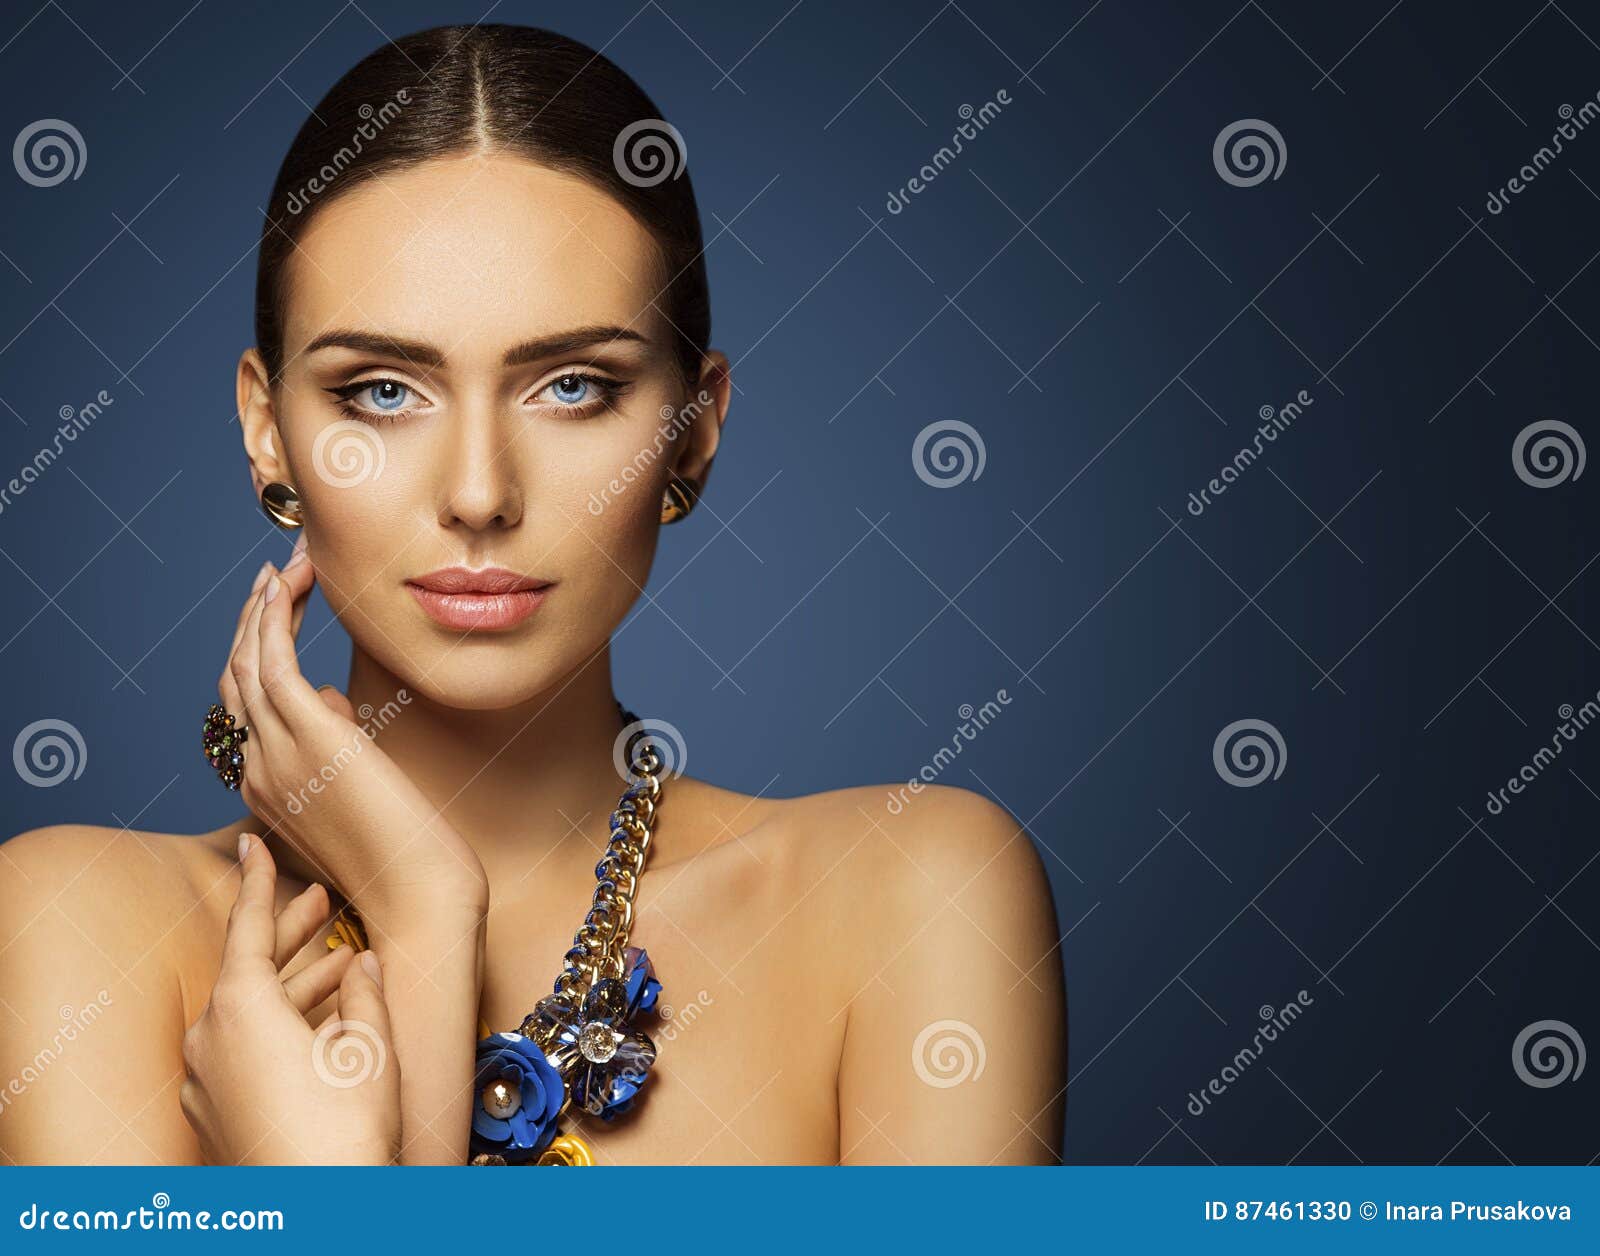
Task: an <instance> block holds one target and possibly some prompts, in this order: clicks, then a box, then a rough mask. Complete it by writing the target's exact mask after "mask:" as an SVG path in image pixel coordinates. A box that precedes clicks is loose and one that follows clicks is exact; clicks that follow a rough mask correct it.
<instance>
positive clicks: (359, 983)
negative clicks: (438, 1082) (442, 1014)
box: [334, 951, 399, 1087]
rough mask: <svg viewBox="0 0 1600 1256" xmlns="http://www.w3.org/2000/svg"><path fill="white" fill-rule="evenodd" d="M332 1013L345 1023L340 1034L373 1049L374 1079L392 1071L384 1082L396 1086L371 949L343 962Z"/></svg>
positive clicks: (378, 970) (379, 981)
mask: <svg viewBox="0 0 1600 1256" xmlns="http://www.w3.org/2000/svg"><path fill="white" fill-rule="evenodd" d="M334 1015H335V1016H337V1017H338V1019H339V1020H340V1021H341V1022H343V1023H344V1026H345V1028H344V1029H343V1030H342V1031H341V1033H340V1037H344V1036H346V1035H353V1036H355V1037H357V1038H360V1039H363V1040H365V1042H366V1044H367V1046H368V1048H369V1049H370V1050H371V1051H372V1052H373V1053H374V1056H375V1058H374V1060H373V1068H372V1074H371V1075H372V1077H373V1078H374V1079H375V1080H376V1079H382V1078H383V1077H384V1076H385V1075H386V1074H388V1075H391V1076H390V1079H389V1081H387V1082H385V1085H386V1086H387V1085H393V1086H395V1087H398V1085H399V1068H398V1064H397V1061H396V1060H395V1058H394V1038H393V1034H392V1032H391V1029H390V1026H389V1005H388V1004H387V1003H385V1002H384V1001H383V968H382V965H381V964H379V962H378V957H377V956H376V955H375V954H373V953H372V952H371V951H362V952H361V954H360V955H358V956H356V959H355V962H354V963H352V964H347V965H345V970H344V977H343V978H342V979H341V980H340V982H339V996H338V1003H337V1008H336V1010H335V1012H334Z"/></svg>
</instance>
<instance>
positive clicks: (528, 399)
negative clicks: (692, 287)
mask: <svg viewBox="0 0 1600 1256" xmlns="http://www.w3.org/2000/svg"><path fill="white" fill-rule="evenodd" d="M310 211H311V212H314V213H315V217H314V218H313V220H312V221H311V223H310V225H309V227H308V228H307V229H306V231H305V232H304V234H303V235H302V236H301V238H300V240H299V246H298V248H297V249H296V251H295V252H294V255H293V258H292V261H291V262H290V265H289V269H288V271H287V273H286V275H285V280H286V288H285V291H286V293H287V303H286V307H285V317H284V346H283V353H284V362H285V368H284V371H283V375H282V381H281V385H280V386H279V388H278V389H277V390H276V392H275V394H274V395H273V396H272V397H271V398H270V400H269V399H268V398H267V396H266V393H265V390H264V389H263V388H261V387H260V384H259V377H260V376H261V375H262V371H261V368H260V362H259V358H258V357H257V356H256V355H255V352H254V351H253V350H252V351H251V352H250V353H249V354H247V355H246V359H245V361H244V362H243V363H241V368H240V410H241V414H242V415H243V417H244V427H245V439H246V443H247V446H248V447H249V450H250V453H251V456H252V461H253V462H254V464H255V471H256V475H257V478H258V481H259V482H258V485H257V487H258V488H259V487H260V483H264V482H266V481H269V480H273V479H278V480H283V481H286V482H287V483H289V484H291V485H293V486H294V487H295V489H296V490H297V491H298V493H299V495H300V498H301V501H302V503H303V505H304V517H305V531H306V539H307V544H308V547H309V552H310V557H311V560H312V562H313V564H314V567H315V569H316V572H317V575H318V579H319V581H320V583H321V585H322V589H323V593H324V595H325V596H326V597H327V599H328V602H329V604H330V605H331V606H332V607H333V610H334V613H335V614H337V615H338V616H339V619H340V620H341V622H342V623H343V624H344V626H345V628H346V629H347V630H348V631H349V633H350V635H351V637H352V638H353V639H354V640H355V642H356V643H357V645H358V646H359V647H360V648H361V649H362V650H364V651H366V652H367V653H368V654H369V655H371V656H372V657H373V658H374V659H376V660H377V661H378V662H379V663H381V664H382V665H383V666H385V667H386V668H387V669H388V670H389V671H390V672H392V673H394V674H395V675H397V676H399V677H400V678H401V679H402V680H403V681H404V682H405V683H406V685H407V686H409V687H412V688H413V689H414V690H415V691H416V692H419V693H421V694H422V695H424V696H427V697H429V698H432V699H434V700H435V701H439V702H442V703H445V704H447V705H450V706H456V707H466V708H476V709H487V708H498V707H505V706H511V705H514V704H517V703H519V702H523V701H526V700H528V699H530V698H532V697H533V696H535V695H537V694H538V693H540V692H541V691H542V690H544V689H546V688H547V687H548V686H550V685H551V684H553V683H556V682H558V681H559V680H560V679H561V678H562V677H564V676H565V675H567V674H568V673H569V672H571V671H572V670H574V669H575V668H578V667H580V666H582V665H583V664H584V663H586V662H587V661H588V660H589V659H590V658H591V657H592V656H593V655H594V654H595V653H596V652H597V651H598V650H599V649H601V648H602V646H603V645H604V644H605V642H606V640H607V639H608V638H609V636H610V634H611V632H612V630H613V629H614V628H615V627H616V626H617V625H618V624H619V623H620V622H621V620H622V617H623V616H624V614H625V613H626V612H627V610H628V608H629V606H630V605H631V604H632V603H633V601H634V599H635V598H636V597H637V596H638V593H639V591H640V589H641V588H642V586H643V585H644V583H645V580H646V578H647V576H648V574H649V569H650V563H651V559H652V557H653V555H654V552H655V544H656V533H657V529H658V527H659V520H660V511H661V500H662V492H663V489H664V487H665V485H666V484H667V481H668V479H669V475H670V473H671V472H672V471H673V470H677V471H678V472H679V473H680V474H683V475H686V476H688V477H690V478H694V479H703V477H704V471H705V466H706V464H707V463H708V462H709V460H710V456H711V454H712V453H713V452H714V450H715V446H716V438H717V431H718V428H719V427H720V423H721V417H722V413H723V410H724V408H725V405H726V401H727V384H726V379H725V375H723V374H722V373H721V372H720V371H713V373H712V375H711V376H709V377H708V378H707V380H706V383H705V385H704V386H705V388H706V389H707V392H706V393H704V394H702V393H700V391H699V390H700V387H701V386H700V385H699V384H697V385H696V386H695V387H693V388H690V387H688V386H686V385H685V383H684V380H683V378H682V375H681V374H680V372H679V370H678V368H677V364H676V361H677V360H676V358H675V356H674V351H673V344H672V340H671V338H670V335H671V331H672V328H671V327H670V325H669V324H668V322H667V320H666V318H665V317H664V316H663V315H662V314H661V312H660V311H659V310H658V309H657V308H656V307H655V306H654V304H652V298H654V297H656V295H657V293H658V290H659V288H660V287H661V285H662V283H663V281H664V278H665V276H664V275H663V274H662V269H661V264H660V261H659V260H658V253H657V250H656V248H655V245H654V242H653V240H652V238H651V236H650V234H649V232H648V230H647V229H646V228H645V227H643V226H642V225H640V224H639V223H638V222H637V221H636V220H635V219H634V218H633V217H632V215H631V214H630V213H629V212H628V211H627V210H626V209H624V208H623V207H622V206H621V205H620V204H619V203H618V202H616V201H614V200H612V199H611V198H610V197H609V196H607V195H606V194H605V193H604V192H603V191H601V190H600V189H599V188H597V187H595V186H594V185H592V184H589V183H587V182H584V181H582V180H580V179H577V178H574V177H572V176H570V175H566V174H562V173H559V172H556V171H553V170H550V169H548V168H546V167H543V166H539V165H536V164H534V163H532V162H530V161H527V160H525V159H522V158H517V157H507V156H465V157H460V158H450V159H439V160H435V161H431V162H428V163H426V164H424V165H421V166H417V167H414V168H412V169H409V170H406V171H403V172H400V173H396V174H392V175H386V176H383V177H382V178H380V179H378V180H374V181H371V182H367V183H364V184H362V185H361V186H359V187H357V188H355V189H352V190H351V191H349V192H348V193H345V194H343V195H341V196H339V197H338V198H337V199H336V200H333V201H331V202H330V203H329V204H327V205H325V206H320V207H319V206H316V205H315V203H313V204H312V206H311V207H310ZM697 395H698V396H701V397H705V396H709V397H710V398H711V403H710V404H709V405H706V404H704V402H702V403H701V404H700V405H698V406H696V405H693V404H692V402H693V399H694V397H695V396H697ZM686 404H687V405H689V409H688V410H687V411H685V406H686ZM489 568H497V569H500V571H499V572H498V573H489V574H485V569H489ZM540 587H542V592H541V591H538V589H539V588H540Z"/></svg>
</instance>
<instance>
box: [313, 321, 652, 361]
mask: <svg viewBox="0 0 1600 1256" xmlns="http://www.w3.org/2000/svg"><path fill="white" fill-rule="evenodd" d="M618 341H621V342H622V343H624V344H642V345H647V344H649V343H650V341H649V339H648V338H647V337H645V336H642V335H640V334H639V333H638V332H636V331H634V330H633V329H632V328H628V327H613V326H596V327H575V328H573V329H571V330H570V331H560V332H554V333H552V334H550V335H548V336H536V337H534V338H533V339H531V340H524V341H523V342H522V343H521V344H519V345H515V346H513V347H512V348H510V349H508V350H506V353H505V357H504V358H503V359H502V361H503V363H504V365H506V366H521V365H523V364H524V363H528V362H537V361H540V360H541V359H544V358H553V357H558V356H560V355H561V354H565V353H572V352H575V351H577V350H579V349H588V348H593V347H594V346H596V345H606V344H611V343H614V342H618ZM330 348H337V349H354V350H356V351H357V352H360V353H375V354H381V355H382V356H384V357H391V358H403V359H405V360H406V361H407V362H410V363H411V364H412V365H413V366H418V367H425V368H428V369H430V370H432V369H436V368H438V367H440V366H443V365H444V357H445V355H444V353H443V352H442V351H441V350H440V349H438V348H436V347H435V346H434V345H430V344H428V343H426V342H425V341H421V340H403V339H401V338H399V337H397V336H388V335H384V334H382V333H381V332H370V331H357V330H353V329H351V330H343V329H336V330H333V331H325V332H323V333H322V334H321V335H320V336H318V337H317V338H316V339H315V340H313V341H312V342H311V343H310V344H308V345H307V346H306V347H305V353H306V354H307V355H310V354H313V353H315V352H316V351H317V350H318V349H330Z"/></svg>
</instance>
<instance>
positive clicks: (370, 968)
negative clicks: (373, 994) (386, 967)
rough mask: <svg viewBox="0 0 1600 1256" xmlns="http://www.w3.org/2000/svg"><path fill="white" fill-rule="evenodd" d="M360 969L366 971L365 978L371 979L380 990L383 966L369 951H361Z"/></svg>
mask: <svg viewBox="0 0 1600 1256" xmlns="http://www.w3.org/2000/svg"><path fill="white" fill-rule="evenodd" d="M361 967H363V968H365V969H366V970H367V976H369V977H371V978H372V980H373V982H374V983H375V984H376V985H377V987H378V988H379V989H380V990H381V989H382V988H383V965H382V964H380V963H378V957H377V956H376V955H374V954H373V953H372V952H371V951H362V952H361Z"/></svg>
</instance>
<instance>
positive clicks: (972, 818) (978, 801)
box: [760, 784, 1049, 903]
mask: <svg viewBox="0 0 1600 1256" xmlns="http://www.w3.org/2000/svg"><path fill="white" fill-rule="evenodd" d="M760 832H761V835H762V836H763V837H765V838H766V840H768V841H770V842H771V843H772V844H773V845H775V846H777V847H780V848H783V849H785V850H793V851H795V852H796V854H797V855H801V853H802V852H803V855H802V857H804V858H805V859H807V860H808V861H811V862H818V861H820V862H823V863H827V864H832V863H843V864H849V865H851V866H853V867H854V868H855V869H856V870H857V871H859V872H866V873H870V875H871V882H870V886H869V887H865V888H868V890H869V892H870V893H871V894H872V896H873V897H875V898H878V899H879V900H880V901H881V900H882V898H883V897H884V896H885V895H886V894H887V895H889V896H890V897H891V898H895V897H899V898H905V897H910V898H911V899H913V900H916V899H923V898H926V897H927V896H930V895H931V896H934V897H936V898H938V899H939V900H940V901H943V900H944V899H945V898H947V897H953V896H957V895H964V896H967V897H976V898H982V897H994V898H997V899H1003V900H1006V901H1009V902H1012V903H1015V902H1016V901H1017V900H1018V899H1019V898H1021V899H1023V900H1026V899H1029V898H1032V899H1035V900H1041V901H1044V902H1048V896H1049V883H1048V880H1047V878H1046V877H1045V873H1044V867H1043V864H1042V862H1041V860H1040V859H1039V855H1038V853H1037V851H1036V850H1035V849H1034V846H1033V843H1032V841H1031V840H1030V839H1029V837H1028V834H1027V831H1026V829H1025V828H1024V826H1023V825H1022V823H1021V822H1020V821H1019V820H1018V819H1017V818H1016V817H1015V816H1013V815H1012V814H1011V813H1010V812H1009V811H1007V810H1006V809H1005V808H1004V807H1002V806H1000V805H999V804H998V803H996V802H994V801H992V800H991V799H989V798H986V797H985V796H983V795H982V794H978V793H975V792H973V791H972V790H967V789H959V788H956V787H954V786H948V785H929V786H924V787H922V788H920V789H919V790H918V791H917V792H916V793H915V794H912V793H909V792H908V791H907V789H906V788H905V786H904V785H903V784H898V785H860V786H852V787H849V788H845V789H836V790H829V791H826V792H824V793H817V794H806V795H801V796H799V797H795V798H786V799H782V800H779V801H778V802H777V804H776V805H775V806H774V808H773V809H772V811H770V812H769V813H767V814H766V816H765V817H764V820H763V824H762V826H761V830H760ZM896 891H899V892H900V893H898V894H896Z"/></svg>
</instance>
